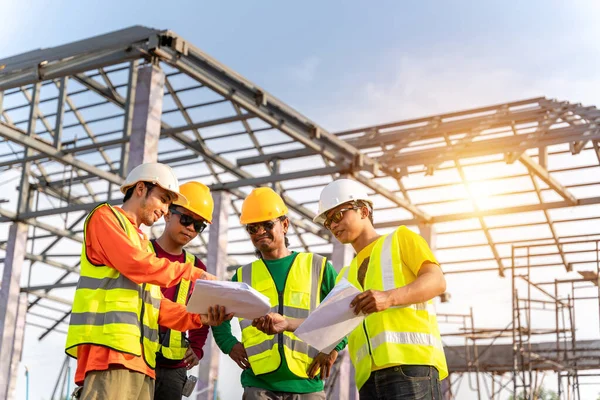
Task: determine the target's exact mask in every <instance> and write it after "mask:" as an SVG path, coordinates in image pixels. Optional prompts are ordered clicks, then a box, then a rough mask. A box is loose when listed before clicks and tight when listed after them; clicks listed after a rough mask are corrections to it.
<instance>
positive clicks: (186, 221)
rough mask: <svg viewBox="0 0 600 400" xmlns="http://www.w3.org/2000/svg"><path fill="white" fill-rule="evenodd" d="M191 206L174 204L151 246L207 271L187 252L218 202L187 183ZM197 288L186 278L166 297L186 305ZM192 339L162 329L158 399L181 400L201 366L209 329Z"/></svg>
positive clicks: (199, 186)
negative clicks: (192, 373) (191, 372)
mask: <svg viewBox="0 0 600 400" xmlns="http://www.w3.org/2000/svg"><path fill="white" fill-rule="evenodd" d="M179 193H181V194H182V195H184V196H185V197H186V198H187V204H186V205H185V206H184V205H177V204H171V206H170V207H169V211H168V212H167V213H166V214H165V230H164V231H163V233H162V234H161V236H160V237H159V238H158V239H156V240H151V241H150V243H151V246H152V249H153V250H154V252H155V253H156V255H157V256H158V257H161V258H166V259H168V260H169V261H177V262H180V263H185V262H188V263H193V264H194V265H195V266H196V268H199V269H202V270H204V271H206V266H205V265H204V264H203V263H202V261H200V259H199V258H197V257H195V256H194V255H193V254H191V253H189V252H187V251H185V250H184V246H186V245H187V244H188V243H190V242H191V241H192V240H194V239H195V238H196V237H197V236H198V235H199V234H200V233H202V232H203V231H204V229H205V228H206V226H207V225H208V224H210V223H211V222H212V214H213V209H214V203H213V199H212V196H211V194H210V189H209V188H208V187H207V186H206V185H204V184H202V183H200V182H194V181H192V182H187V183H184V184H183V185H181V186H180V187H179ZM193 289H194V281H190V280H188V279H182V280H181V282H179V284H177V285H176V286H172V287H170V288H162V289H161V290H162V294H163V296H164V297H165V298H167V299H169V300H172V301H174V302H176V303H179V304H182V305H186V304H187V301H188V299H189V297H190V295H191V293H192V291H193ZM188 335H189V336H188V337H186V335H185V332H179V331H177V330H174V329H169V328H167V327H164V326H161V327H160V342H161V348H160V352H159V353H158V354H157V360H156V361H157V365H156V387H155V391H154V400H181V397H182V395H183V388H184V386H185V384H186V381H187V380H188V379H191V378H188V376H187V371H188V370H189V369H191V368H193V367H194V366H196V365H198V363H199V361H200V360H201V359H202V356H203V355H204V351H203V349H202V348H203V347H204V344H205V343H206V338H207V337H208V326H203V327H201V328H198V329H190V330H189V331H188Z"/></svg>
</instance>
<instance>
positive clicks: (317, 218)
mask: <svg viewBox="0 0 600 400" xmlns="http://www.w3.org/2000/svg"><path fill="white" fill-rule="evenodd" d="M355 201H364V202H365V203H369V205H370V206H371V210H372V209H373V202H372V201H371V200H364V199H356V200H346V201H340V202H339V203H337V204H336V205H334V206H332V207H329V208H328V209H327V210H324V211H323V212H321V213H320V214H317V215H316V216H315V217H314V218H313V222H315V223H317V224H321V225H323V224H324V223H325V220H326V219H327V218H326V217H325V216H326V215H327V213H328V212H329V211H331V210H333V209H334V208H336V207H339V206H341V205H342V204H346V203H353V202H355Z"/></svg>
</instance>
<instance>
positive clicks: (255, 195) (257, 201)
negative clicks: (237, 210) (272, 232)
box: [240, 187, 288, 225]
mask: <svg viewBox="0 0 600 400" xmlns="http://www.w3.org/2000/svg"><path fill="white" fill-rule="evenodd" d="M287 212H288V209H287V207H286V205H285V203H284V202H283V199H282V198H281V196H279V195H278V194H277V193H275V191H274V190H273V189H271V188H269V187H259V188H256V189H254V190H252V192H251V193H250V194H249V195H248V197H246V199H245V200H244V203H242V215H240V224H242V225H248V224H254V223H256V222H263V221H269V220H272V219H275V218H278V217H281V216H282V215H285V214H287Z"/></svg>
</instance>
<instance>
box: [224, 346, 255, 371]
mask: <svg viewBox="0 0 600 400" xmlns="http://www.w3.org/2000/svg"><path fill="white" fill-rule="evenodd" d="M229 357H230V358H231V359H232V360H233V361H235V363H236V364H237V365H238V366H239V367H240V368H241V369H244V370H245V369H248V368H250V361H248V355H247V354H246V349H245V348H244V345H243V344H241V343H237V344H235V345H234V346H233V348H232V349H231V351H230V352H229Z"/></svg>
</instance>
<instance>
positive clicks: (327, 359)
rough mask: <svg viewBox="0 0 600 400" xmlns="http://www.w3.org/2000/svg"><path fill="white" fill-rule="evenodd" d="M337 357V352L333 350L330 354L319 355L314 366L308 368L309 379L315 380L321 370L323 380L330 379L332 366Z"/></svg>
mask: <svg viewBox="0 0 600 400" xmlns="http://www.w3.org/2000/svg"><path fill="white" fill-rule="evenodd" d="M337 357H338V352H337V350H332V351H331V353H329V354H325V353H319V354H318V355H317V356H316V357H315V359H314V360H313V362H312V364H310V367H308V377H309V378H311V379H312V378H314V377H315V375H317V372H318V371H319V368H320V369H321V379H327V378H329V374H330V373H331V366H332V365H333V363H334V362H335V360H336V359H337Z"/></svg>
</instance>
